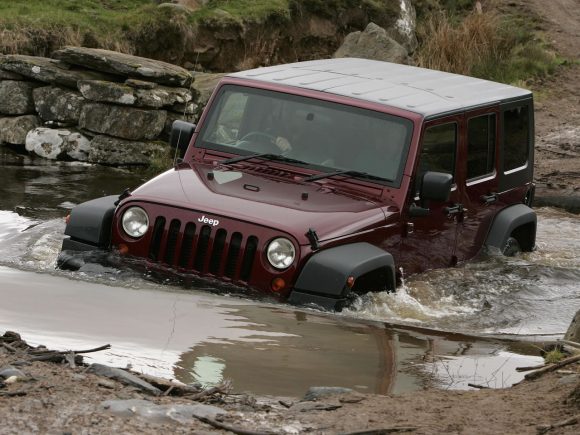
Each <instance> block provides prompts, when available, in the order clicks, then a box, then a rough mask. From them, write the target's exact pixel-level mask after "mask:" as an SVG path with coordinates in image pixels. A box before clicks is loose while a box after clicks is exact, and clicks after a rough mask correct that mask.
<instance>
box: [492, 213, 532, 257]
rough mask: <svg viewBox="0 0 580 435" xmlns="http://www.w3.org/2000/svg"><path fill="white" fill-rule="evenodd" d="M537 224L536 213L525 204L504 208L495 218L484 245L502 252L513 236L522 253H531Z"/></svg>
mask: <svg viewBox="0 0 580 435" xmlns="http://www.w3.org/2000/svg"><path fill="white" fill-rule="evenodd" d="M537 222H538V219H537V217H536V212H535V211H534V210H532V209H531V208H530V207H528V206H527V205H525V204H516V205H512V206H510V207H507V208H504V209H503V210H501V211H500V212H499V213H498V214H497V215H496V216H495V218H494V220H493V223H492V225H491V228H490V230H489V233H488V234H487V239H486V242H485V245H486V246H488V247H494V248H497V249H499V250H500V251H502V250H503V249H504V247H505V245H506V243H507V240H508V238H509V237H510V236H512V234H513V235H514V236H515V237H516V239H518V242H519V243H520V246H521V247H522V249H523V250H524V251H531V250H532V249H534V246H535V244H536V228H537ZM521 229H526V231H525V232H523V233H522V232H521V231H519V230H521ZM520 233H521V234H520ZM520 239H522V240H520Z"/></svg>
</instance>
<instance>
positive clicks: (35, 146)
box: [26, 127, 90, 162]
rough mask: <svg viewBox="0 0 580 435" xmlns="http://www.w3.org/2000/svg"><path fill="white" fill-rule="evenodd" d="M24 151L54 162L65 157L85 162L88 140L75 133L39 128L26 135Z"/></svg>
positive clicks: (88, 148) (88, 147)
mask: <svg viewBox="0 0 580 435" xmlns="http://www.w3.org/2000/svg"><path fill="white" fill-rule="evenodd" d="M26 150H27V151H30V152H34V153H35V154H37V155H39V156H41V157H44V158H46V159H53V160H54V159H58V158H61V157H63V156H65V155H66V156H68V157H70V158H71V159H73V160H79V161H82V162H86V161H87V160H88V154H89V150H90V140H89V139H88V138H87V137H86V136H83V135H82V134H81V133H79V132H77V131H73V130H67V129H52V128H45V127H39V128H35V129H34V130H31V131H29V132H28V134H27V135H26Z"/></svg>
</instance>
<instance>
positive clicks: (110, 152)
mask: <svg viewBox="0 0 580 435" xmlns="http://www.w3.org/2000/svg"><path fill="white" fill-rule="evenodd" d="M166 151H167V145H166V144H164V143H162V142H136V141H128V140H122V139H117V138H114V137H110V136H105V135H100V136H95V137H94V138H93V140H92V141H91V147H90V150H89V157H88V161H89V162H91V163H100V164H103V165H148V164H149V163H150V162H151V160H152V159H154V158H156V157H157V156H159V155H162V154H163V153H164V152H166Z"/></svg>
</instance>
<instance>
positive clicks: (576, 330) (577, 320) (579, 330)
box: [564, 310, 580, 343]
mask: <svg viewBox="0 0 580 435" xmlns="http://www.w3.org/2000/svg"><path fill="white" fill-rule="evenodd" d="M564 339H566V340H570V341H575V342H576V343H580V310H578V311H577V312H576V315H575V316H574V318H573V319H572V322H571V323H570V326H569V327H568V330H567V331H566V335H564Z"/></svg>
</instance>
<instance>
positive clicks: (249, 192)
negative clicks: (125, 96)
mask: <svg viewBox="0 0 580 435" xmlns="http://www.w3.org/2000/svg"><path fill="white" fill-rule="evenodd" d="M533 126H534V122H533V100H532V94H531V92H529V91H527V90H524V89H519V88H515V87H512V86H507V85H503V84H499V83H493V82H489V81H485V80H480V79H475V78H471V77H464V76H460V75H454V74H448V73H443V72H438V71H431V70H427V69H422V68H416V67H412V66H405V65H397V64H390V63H385V62H376V61H371V60H363V59H332V60H321V61H311V62H301V63H294V64H288V65H280V66H274V67H268V68H259V69H254V70H250V71H244V72H239V73H234V74H231V75H229V76H227V77H225V78H224V79H223V80H222V81H221V82H220V83H219V85H218V86H217V88H216V89H215V91H214V93H213V96H212V97H211V99H210V101H209V104H208V105H207V107H206V109H205V111H204V113H203V115H202V117H201V119H200V120H199V123H198V124H197V125H193V124H189V123H185V122H181V121H176V122H175V124H174V126H173V131H172V140H171V141H172V144H173V145H174V146H175V147H177V148H178V149H181V150H182V155H183V158H182V159H179V160H178V161H177V162H176V164H175V167H174V168H173V169H170V170H169V171H167V172H165V173H163V174H161V175H159V176H157V177H156V178H154V179H152V180H150V181H149V182H147V183H145V184H144V185H142V186H141V187H139V188H138V189H136V190H134V191H132V192H129V191H126V192H125V193H123V194H122V195H120V196H118V197H117V196H109V197H104V198H99V199H95V200H93V201H89V202H86V203H83V204H80V205H79V206H77V207H75V208H74V209H73V210H72V213H71V215H70V220H69V222H68V225H67V227H66V231H65V234H66V235H68V236H69V237H68V238H66V239H65V240H64V242H63V247H62V248H63V252H62V253H61V258H60V265H61V267H78V265H79V262H78V261H76V262H75V261H72V260H71V258H74V257H71V256H70V253H71V251H85V252H86V251H94V250H106V251H113V252H116V253H118V254H119V255H122V256H128V257H131V258H133V259H134V258H135V257H137V258H139V259H142V261H143V262H144V263H145V264H146V266H147V267H150V268H152V269H156V268H157V269H165V270H167V269H170V270H173V271H176V272H178V273H182V274H184V275H191V274H193V275H197V276H201V277H207V278H212V279H214V280H215V279H217V280H219V281H221V282H225V283H229V284H233V285H236V286H243V287H249V288H253V289H258V290H260V291H262V292H266V293H272V294H276V295H279V296H280V297H281V298H284V299H289V301H290V302H291V303H297V304H315V305H318V306H322V307H325V308H329V309H334V308H340V307H341V305H342V304H344V302H345V301H346V300H347V299H348V296H349V295H350V294H353V293H360V292H367V291H382V290H395V287H396V285H397V282H398V281H399V278H400V276H401V274H403V273H404V274H406V275H408V274H413V273H417V272H421V271H424V270H426V269H432V268H440V267H448V266H453V265H455V264H456V263H457V262H461V261H465V260H468V259H470V258H472V257H474V256H475V255H477V254H478V253H479V252H480V251H481V250H482V248H484V247H488V248H495V249H496V250H499V251H500V252H503V253H504V254H508V255H509V254H513V253H514V252H517V251H520V250H523V251H530V250H532V249H533V248H534V244H535V234H536V215H535V213H534V211H533V210H532V209H531V208H530V205H531V202H532V199H533V194H534V184H533V183H532V175H533V155H534V127H533ZM81 255H82V254H81Z"/></svg>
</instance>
